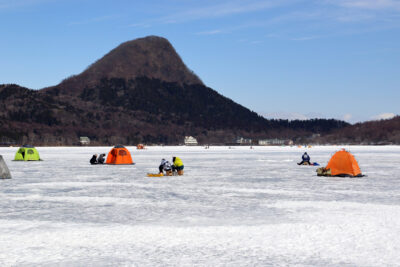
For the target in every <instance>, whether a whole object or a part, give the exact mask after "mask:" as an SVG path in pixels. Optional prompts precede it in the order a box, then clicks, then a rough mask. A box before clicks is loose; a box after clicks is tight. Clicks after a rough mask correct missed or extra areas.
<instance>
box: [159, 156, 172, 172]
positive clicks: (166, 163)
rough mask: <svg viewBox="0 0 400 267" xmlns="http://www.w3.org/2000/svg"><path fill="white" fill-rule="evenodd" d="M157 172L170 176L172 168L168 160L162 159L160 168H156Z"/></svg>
mask: <svg viewBox="0 0 400 267" xmlns="http://www.w3.org/2000/svg"><path fill="white" fill-rule="evenodd" d="M158 170H159V171H160V173H164V171H165V175H166V176H172V167H171V163H169V161H168V160H165V159H162V160H161V163H160V166H158Z"/></svg>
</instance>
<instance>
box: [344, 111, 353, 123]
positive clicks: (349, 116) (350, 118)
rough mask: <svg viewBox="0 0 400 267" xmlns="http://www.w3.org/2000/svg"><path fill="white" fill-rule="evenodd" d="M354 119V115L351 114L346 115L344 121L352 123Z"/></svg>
mask: <svg viewBox="0 0 400 267" xmlns="http://www.w3.org/2000/svg"><path fill="white" fill-rule="evenodd" d="M352 118H353V115H352V114H350V113H347V114H344V115H343V118H342V120H344V121H347V122H351V120H352Z"/></svg>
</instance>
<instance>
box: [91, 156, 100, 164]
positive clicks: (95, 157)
mask: <svg viewBox="0 0 400 267" xmlns="http://www.w3.org/2000/svg"><path fill="white" fill-rule="evenodd" d="M97 163H98V162H97V154H94V155H93V156H92V158H91V159H90V164H97Z"/></svg>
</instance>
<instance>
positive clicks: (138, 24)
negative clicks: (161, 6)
mask: <svg viewBox="0 0 400 267" xmlns="http://www.w3.org/2000/svg"><path fill="white" fill-rule="evenodd" d="M128 27H132V28H150V27H151V24H150V23H132V24H130V25H128Z"/></svg>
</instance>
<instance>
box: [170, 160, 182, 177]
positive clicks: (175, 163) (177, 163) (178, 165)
mask: <svg viewBox="0 0 400 267" xmlns="http://www.w3.org/2000/svg"><path fill="white" fill-rule="evenodd" d="M184 167H185V166H183V162H182V160H181V159H180V158H178V157H172V171H173V172H175V171H176V172H178V175H183V168H184Z"/></svg>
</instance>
